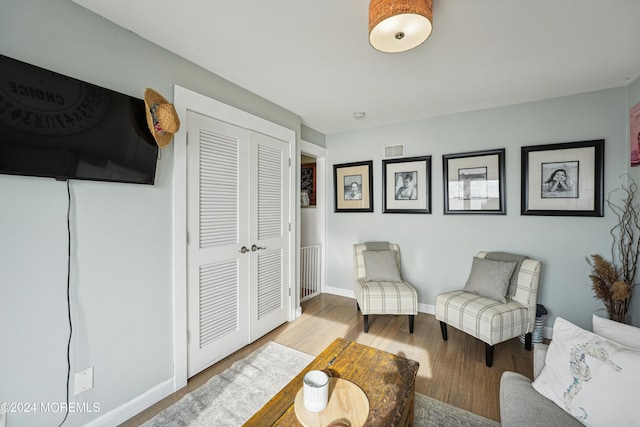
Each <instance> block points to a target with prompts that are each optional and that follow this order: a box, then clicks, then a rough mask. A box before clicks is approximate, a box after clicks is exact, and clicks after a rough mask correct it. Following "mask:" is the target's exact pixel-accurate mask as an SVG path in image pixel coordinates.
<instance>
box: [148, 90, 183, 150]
mask: <svg viewBox="0 0 640 427" xmlns="http://www.w3.org/2000/svg"><path fill="white" fill-rule="evenodd" d="M144 105H145V106H146V107H147V124H148V125H149V130H150V131H151V135H153V139H155V140H156V144H158V146H159V147H160V148H164V147H166V146H167V145H169V144H170V143H171V139H172V138H173V134H174V133H176V132H178V129H180V119H179V118H178V113H176V109H175V108H173V105H171V104H169V101H167V100H166V99H165V98H164V97H163V96H162V95H160V94H159V93H158V92H156V91H155V90H153V89H151V88H147V89H146V90H145V91H144Z"/></svg>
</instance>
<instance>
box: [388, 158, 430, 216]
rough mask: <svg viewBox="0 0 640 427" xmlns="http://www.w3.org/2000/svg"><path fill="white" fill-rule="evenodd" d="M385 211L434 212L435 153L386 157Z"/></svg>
mask: <svg viewBox="0 0 640 427" xmlns="http://www.w3.org/2000/svg"><path fill="white" fill-rule="evenodd" d="M382 200H383V207H382V213H412V214H430V213H431V156H420V157H407V158H402V159H385V160H383V161H382Z"/></svg>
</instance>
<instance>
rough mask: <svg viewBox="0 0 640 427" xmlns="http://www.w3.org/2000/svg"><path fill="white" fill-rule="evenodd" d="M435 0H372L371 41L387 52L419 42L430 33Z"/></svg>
mask: <svg viewBox="0 0 640 427" xmlns="http://www.w3.org/2000/svg"><path fill="white" fill-rule="evenodd" d="M431 5H432V0H371V3H369V43H371V46H373V48H374V49H376V50H379V51H380V52H385V53H398V52H404V51H407V50H410V49H413V48H414V47H416V46H419V45H420V44H421V43H423V42H424V41H425V40H427V39H428V38H429V36H430V35H431V30H432V28H433V26H432V22H433V15H432V13H431Z"/></svg>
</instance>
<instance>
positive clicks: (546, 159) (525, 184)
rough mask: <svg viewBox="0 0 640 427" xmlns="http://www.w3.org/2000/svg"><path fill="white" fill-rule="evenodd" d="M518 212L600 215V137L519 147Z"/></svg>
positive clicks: (602, 214)
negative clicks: (519, 188)
mask: <svg viewBox="0 0 640 427" xmlns="http://www.w3.org/2000/svg"><path fill="white" fill-rule="evenodd" d="M520 154H521V162H522V168H521V171H522V177H521V203H520V214H521V215H542V216H595V217H601V216H604V139H595V140H591V141H577V142H563V143H556V144H544V145H531V146H526V147H521V150H520Z"/></svg>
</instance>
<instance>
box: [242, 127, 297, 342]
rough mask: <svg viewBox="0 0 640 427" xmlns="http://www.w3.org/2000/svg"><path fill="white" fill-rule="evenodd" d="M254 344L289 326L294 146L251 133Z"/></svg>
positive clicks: (252, 335) (252, 338)
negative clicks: (290, 177) (291, 160)
mask: <svg viewBox="0 0 640 427" xmlns="http://www.w3.org/2000/svg"><path fill="white" fill-rule="evenodd" d="M250 163H251V168H250V170H251V179H250V182H251V191H250V193H251V218H250V221H251V233H250V234H251V245H252V247H251V249H252V253H251V275H250V284H251V287H250V288H251V291H250V295H251V296H252V298H251V323H250V326H249V329H250V333H251V341H254V340H256V339H258V338H259V337H261V336H263V335H264V334H266V333H267V332H269V331H271V330H273V329H274V328H276V327H278V326H280V325H281V324H283V323H284V322H286V321H287V317H288V307H287V301H288V300H289V280H288V275H287V271H288V262H287V260H288V259H289V244H288V238H289V203H288V197H287V196H286V195H287V194H289V185H288V183H289V180H288V179H287V176H288V174H289V145H288V144H287V143H286V142H284V141H280V140H278V139H275V138H272V137H270V136H266V135H263V134H261V133H258V132H251V162H250Z"/></svg>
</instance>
